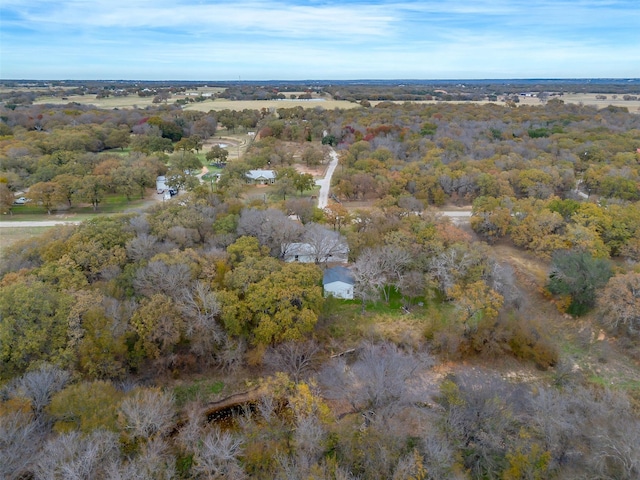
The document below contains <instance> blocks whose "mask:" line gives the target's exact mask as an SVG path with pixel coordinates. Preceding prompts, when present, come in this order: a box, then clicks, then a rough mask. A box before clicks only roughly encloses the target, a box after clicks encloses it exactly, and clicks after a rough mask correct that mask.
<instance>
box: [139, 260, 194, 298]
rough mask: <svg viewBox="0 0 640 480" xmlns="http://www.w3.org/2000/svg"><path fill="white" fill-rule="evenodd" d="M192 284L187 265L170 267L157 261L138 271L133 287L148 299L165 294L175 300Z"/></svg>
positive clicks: (181, 264)
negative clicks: (186, 286)
mask: <svg viewBox="0 0 640 480" xmlns="http://www.w3.org/2000/svg"><path fill="white" fill-rule="evenodd" d="M190 282H191V270H190V269H189V266H188V265H187V264H185V263H177V264H173V265H168V264H167V263H165V262H163V261H161V260H155V261H153V262H149V264H148V265H147V266H146V267H142V268H140V269H139V270H138V272H137V273H136V278H134V280H133V286H134V288H135V289H136V290H137V291H139V292H140V293H142V294H144V295H146V296H148V297H150V296H152V295H153V294H154V293H163V294H165V295H166V296H168V297H169V298H172V299H175V298H176V295H177V294H179V293H180V292H182V291H184V287H185V285H188V284H189V283H190Z"/></svg>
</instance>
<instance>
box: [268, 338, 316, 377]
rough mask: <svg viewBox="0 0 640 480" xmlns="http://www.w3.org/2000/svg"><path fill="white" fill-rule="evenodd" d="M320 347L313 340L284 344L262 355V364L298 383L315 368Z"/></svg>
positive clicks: (271, 348) (269, 349) (270, 348)
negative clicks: (283, 373)
mask: <svg viewBox="0 0 640 480" xmlns="http://www.w3.org/2000/svg"><path fill="white" fill-rule="evenodd" d="M319 352H320V346H319V345H318V344H317V343H316V342H314V341H313V340H309V341H306V342H293V341H292V342H285V343H281V344H279V345H277V346H275V347H269V348H268V349H267V351H266V352H265V355H264V363H265V365H266V366H267V367H269V368H271V369H272V370H273V371H275V372H285V373H287V374H289V376H290V377H291V379H292V380H293V381H294V382H296V383H298V382H299V381H300V380H302V378H303V377H304V376H305V375H306V374H308V373H309V372H311V371H313V370H314V368H315V367H316V360H317V355H318V353H319Z"/></svg>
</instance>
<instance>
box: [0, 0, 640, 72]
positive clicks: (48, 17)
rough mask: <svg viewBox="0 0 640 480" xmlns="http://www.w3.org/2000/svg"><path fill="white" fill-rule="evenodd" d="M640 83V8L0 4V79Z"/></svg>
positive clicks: (595, 4)
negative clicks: (568, 80)
mask: <svg viewBox="0 0 640 480" xmlns="http://www.w3.org/2000/svg"><path fill="white" fill-rule="evenodd" d="M638 77H640V1H639V0H456V1H449V0H423V1H415V0H404V1H384V0H368V1H361V0H341V1H334V0H323V1H314V0H312V1H307V2H303V1H298V0H281V1H266V0H232V1H229V0H222V1H211V0H55V1H50V0H28V1H24V0H0V78H2V79H36V80H65V79H66V80H93V79H99V80H195V81H206V80H227V81H235V80H353V79H511V78H513V79H516V78H638Z"/></svg>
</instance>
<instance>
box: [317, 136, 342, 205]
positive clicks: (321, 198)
mask: <svg viewBox="0 0 640 480" xmlns="http://www.w3.org/2000/svg"><path fill="white" fill-rule="evenodd" d="M329 156H330V157H331V162H329V168H327V173H325V175H324V178H323V179H321V180H316V185H320V193H319V194H318V208H326V207H327V205H329V189H330V187H331V177H332V176H333V172H335V170H336V167H337V166H338V154H337V153H336V151H335V150H334V149H333V148H332V149H331V152H329Z"/></svg>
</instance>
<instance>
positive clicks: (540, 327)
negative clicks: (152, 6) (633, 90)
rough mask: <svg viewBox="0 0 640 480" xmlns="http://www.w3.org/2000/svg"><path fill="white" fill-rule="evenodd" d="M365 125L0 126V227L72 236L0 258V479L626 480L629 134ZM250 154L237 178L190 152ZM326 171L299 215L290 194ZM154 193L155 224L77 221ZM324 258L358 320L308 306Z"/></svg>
mask: <svg viewBox="0 0 640 480" xmlns="http://www.w3.org/2000/svg"><path fill="white" fill-rule="evenodd" d="M410 87H411V88H414V87H413V86H410ZM244 88H246V86H244ZM340 88H342V89H343V91H345V90H344V88H343V87H342V86H341V87H340ZM375 88H378V87H375ZM407 88H409V87H407ZM242 91H243V89H242V88H240V87H238V89H237V91H236V94H237V92H242ZM228 93H229V96H233V95H234V94H233V92H228ZM352 93H353V92H351V94H352ZM357 100H358V101H361V100H365V99H359V98H357ZM369 100H375V99H373V98H371V97H369V99H367V101H362V107H361V108H357V109H351V110H331V111H327V110H323V109H321V108H309V109H303V108H301V107H296V108H273V109H270V110H267V109H262V110H243V111H233V110H225V111H220V112H214V111H210V112H208V113H205V112H196V111H189V110H182V109H181V108H179V107H178V106H176V105H156V106H153V107H149V108H146V109H113V110H100V109H97V108H94V107H88V106H79V105H77V104H69V105H65V106H52V105H29V104H28V102H27V103H26V104H23V105H20V104H16V103H12V104H11V105H10V108H9V107H7V106H6V104H5V106H3V107H0V120H1V121H0V170H1V171H0V208H2V210H3V213H5V215H4V218H6V219H8V220H10V217H11V216H12V214H18V213H20V211H22V210H25V209H26V208H30V209H31V210H32V211H34V212H35V213H33V214H34V215H35V214H36V213H37V214H43V215H46V214H47V213H53V212H73V209H74V208H76V207H77V206H78V205H81V204H86V205H91V206H92V207H93V209H94V210H95V211H96V212H97V214H96V215H95V216H94V218H92V219H91V220H87V221H84V222H82V223H81V224H80V225H77V226H74V225H69V226H59V227H54V228H52V229H50V230H49V231H48V232H47V234H46V235H44V236H41V237H35V238H31V239H27V240H24V241H22V242H18V243H16V244H14V245H12V246H11V247H8V248H5V249H3V260H2V265H1V266H0V458H2V461H0V477H2V478H9V479H31V478H33V479H57V478H78V479H81V478H82V479H85V478H86V479H102V478H104V479H125V478H126V479H159V478H167V479H168V478H203V479H204V478H234V479H236V478H238V479H240V478H264V479H273V478H278V479H300V478H310V479H358V478H360V479H390V478H393V479H409V478H414V479H443V478H451V479H467V478H469V479H488V478H500V479H505V480H506V479H509V480H511V479H547V478H558V479H564V478H603V479H609V478H610V479H630V480H632V479H636V478H638V476H640V451H639V450H638V448H637V445H639V444H640V380H639V378H640V375H639V374H638V370H639V368H640V366H639V362H640V344H639V343H638V341H639V335H640V116H639V115H636V114H633V113H629V111H628V110H627V109H626V108H621V107H613V106H611V107H608V108H604V109H596V108H594V107H589V106H583V105H576V104H565V103H564V102H563V101H562V100H561V97H554V98H551V99H550V100H547V99H544V100H545V101H541V102H540V105H536V106H527V105H518V104H517V103H515V102H503V103H502V104H498V103H489V104H476V103H471V102H467V103H462V104H453V103H438V104H420V103H413V102H391V101H382V102H380V103H376V102H374V101H369ZM249 130H251V131H255V132H256V133H257V134H256V135H255V140H253V142H252V143H251V145H250V146H249V147H248V148H247V150H246V152H245V153H244V155H243V156H242V158H239V159H237V160H234V161H227V155H226V154H223V153H221V149H220V148H219V147H217V148H216V147H215V146H214V147H213V148H212V147H209V146H206V147H205V144H206V142H207V141H208V140H210V139H212V138H214V137H215V135H220V134H221V132H224V133H228V134H231V133H236V132H247V131H249ZM330 148H333V149H335V150H336V151H337V152H338V154H339V158H340V161H339V166H338V168H337V169H336V171H335V174H334V176H333V179H332V193H333V195H334V200H333V201H332V203H331V204H330V205H329V207H327V208H326V209H324V210H320V209H318V208H317V207H315V204H314V203H312V202H313V199H312V198H310V197H312V196H313V195H314V194H315V191H314V190H313V181H312V180H313V179H312V178H311V179H310V176H309V175H308V174H302V173H300V172H299V171H298V170H297V169H296V167H299V166H305V167H318V166H319V167H323V166H324V165H326V163H327V151H328V149H330ZM212 152H213V153H212ZM210 162H215V163H216V165H218V166H220V167H221V169H222V170H221V176H220V179H219V181H217V182H216V183H215V188H214V184H213V183H211V184H208V183H207V182H203V183H202V182H200V181H198V179H197V177H196V175H195V174H196V173H198V172H199V169H200V168H201V166H202V165H203V164H209V163H210ZM256 168H273V169H275V170H276V171H277V172H278V177H277V182H276V184H275V185H274V186H273V187H272V188H270V189H269V190H268V192H269V193H268V198H267V194H264V195H260V196H257V197H256V196H255V195H253V193H255V192H254V191H252V190H251V189H252V188H253V187H251V186H249V185H247V182H246V178H245V177H244V174H245V172H246V171H247V170H248V169H256ZM158 175H166V177H167V178H168V179H169V182H170V184H171V185H172V186H175V188H176V189H177V190H179V191H180V194H179V195H178V196H177V198H175V199H172V200H170V201H167V202H157V203H156V204H154V205H153V206H151V207H149V208H147V209H145V210H143V211H135V212H129V213H120V214H109V215H107V214H102V215H101V214H100V211H101V206H102V205H103V203H104V201H106V199H107V198H109V197H110V196H115V195H119V196H124V197H126V198H127V199H133V198H139V197H143V196H144V195H145V194H146V193H147V192H148V191H149V190H150V189H153V190H155V189H154V187H155V179H156V177H157V176H158ZM265 191H267V190H265ZM18 192H24V195H25V197H26V198H27V199H28V200H30V203H31V206H28V207H27V206H21V205H15V204H14V200H15V198H16V195H18V194H19V193H18ZM154 195H155V193H154ZM465 206H466V207H468V206H471V207H472V216H471V220H470V223H469V225H468V226H465V225H460V224H456V223H454V222H452V221H451V220H450V219H448V218H447V217H446V216H442V215H441V214H440V213H438V212H439V209H442V208H445V209H446V208H456V207H465ZM36 210H37V212H36ZM299 243H303V244H306V245H308V248H309V249H310V251H311V253H312V256H313V259H314V261H313V262H309V263H299V262H286V261H285V257H286V246H287V245H292V244H299ZM345 244H347V245H348V249H349V268H350V271H351V273H352V275H353V278H354V281H355V298H354V299H353V300H340V299H336V298H332V297H328V298H325V297H324V296H323V289H322V279H323V272H324V271H325V269H326V268H327V267H328V266H330V263H331V262H330V261H329V259H330V258H331V257H332V255H333V254H334V253H335V252H336V251H337V250H339V249H341V248H342V246H343V245H345ZM497 246H500V247H504V248H510V249H512V250H513V251H515V252H519V253H518V254H519V255H522V258H527V259H531V262H536V265H544V266H545V267H546V271H545V272H544V273H545V280H544V283H543V284H542V285H539V284H537V283H536V282H535V281H534V280H531V278H529V277H526V276H523V274H522V271H520V270H519V269H518V268H517V267H518V265H516V264H514V262H511V261H509V259H507V258H505V257H503V256H501V255H500V252H501V251H504V250H499V249H497V248H496V247H497ZM599 335H602V336H603V338H605V340H603V341H599V340H596V339H594V337H595V338H597V337H598V336H599ZM585 352H586V353H585ZM581 355H583V357H581ZM585 355H589V356H594V357H595V358H596V359H597V360H596V364H597V365H596V366H595V367H593V370H590V369H588V368H587V367H586V366H585V364H582V363H581V361H582V360H581V359H582V358H584V356H585ZM612 365H618V366H620V365H622V366H624V368H626V369H629V370H630V371H631V372H634V373H631V374H630V375H631V377H630V378H632V380H630V381H628V382H614V381H613V380H614V379H613V377H611V378H609V377H608V376H607V375H610V374H611V371H612V370H611V369H609V367H610V366H612ZM611 368H613V367H611ZM601 370H602V371H604V372H606V373H601ZM513 372H516V373H515V374H514V373H513ZM596 373H600V376H598V375H596ZM625 375H626V373H625ZM625 378H627V377H625ZM234 399H235V400H234Z"/></svg>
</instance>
